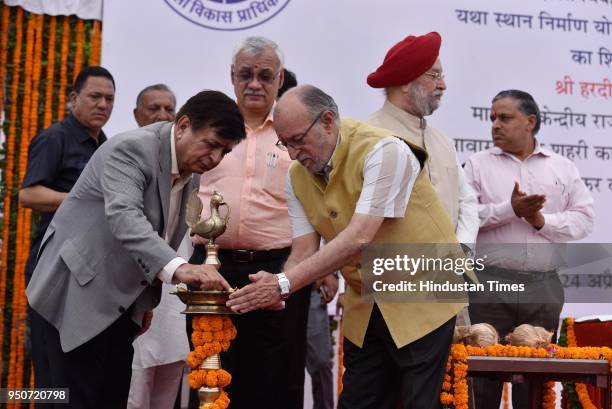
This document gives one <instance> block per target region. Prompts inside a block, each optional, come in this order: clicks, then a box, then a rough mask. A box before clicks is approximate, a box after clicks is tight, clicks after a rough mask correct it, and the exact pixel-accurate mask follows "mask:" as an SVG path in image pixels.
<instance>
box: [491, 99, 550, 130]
mask: <svg viewBox="0 0 612 409" xmlns="http://www.w3.org/2000/svg"><path fill="white" fill-rule="evenodd" d="M502 98H512V99H514V100H515V101H516V102H517V103H518V110H519V111H520V112H521V113H523V115H527V116H529V115H535V118H536V123H535V126H534V128H533V134H534V135H537V133H538V131H539V130H540V123H541V122H542V119H541V115H540V108H539V107H538V104H537V103H536V102H535V99H533V97H532V96H531V95H530V94H528V93H527V92H525V91H520V90H517V89H508V90H505V91H501V92H499V93H498V94H497V95H495V98H493V101H491V103H494V102H495V101H497V100H498V99H502Z"/></svg>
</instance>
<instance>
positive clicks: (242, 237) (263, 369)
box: [192, 37, 310, 409]
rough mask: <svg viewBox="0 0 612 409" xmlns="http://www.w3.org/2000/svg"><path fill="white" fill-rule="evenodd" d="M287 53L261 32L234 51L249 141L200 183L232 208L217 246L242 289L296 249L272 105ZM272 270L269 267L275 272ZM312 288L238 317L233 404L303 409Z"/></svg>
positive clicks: (224, 269) (226, 360)
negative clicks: (277, 307)
mask: <svg viewBox="0 0 612 409" xmlns="http://www.w3.org/2000/svg"><path fill="white" fill-rule="evenodd" d="M283 59H284V57H283V54H282V52H281V50H280V49H279V47H278V45H277V44H276V43H274V42H273V41H271V40H268V39H266V38H263V37H248V38H246V39H244V40H243V41H241V42H240V43H239V44H238V45H237V46H236V47H235V49H234V53H233V59H232V66H231V72H230V74H231V79H232V84H233V85H234V92H235V94H236V102H237V103H238V107H239V108H240V111H241V112H242V115H243V116H244V119H245V127H246V131H247V138H246V140H245V141H244V142H243V143H241V144H239V145H238V146H236V147H235V148H234V149H233V150H232V152H231V153H230V154H228V155H227V156H226V157H225V160H224V165H225V166H222V167H221V168H219V167H217V168H215V169H214V170H213V171H211V172H207V173H206V175H205V176H204V181H202V183H201V184H200V198H201V199H202V202H203V203H204V204H205V206H204V207H205V209H204V214H203V217H208V216H209V209H208V206H207V204H208V203H209V202H210V197H211V195H212V193H213V191H215V190H217V191H219V192H220V193H221V194H222V195H223V197H224V199H225V201H226V203H228V205H229V206H230V208H231V214H230V219H229V224H228V227H227V230H226V231H225V233H224V234H223V235H221V236H220V237H219V238H218V239H217V240H216V241H215V242H216V243H217V244H219V245H220V251H219V259H220V261H221V269H220V272H221V274H222V275H223V276H224V277H225V279H226V280H227V281H228V282H229V283H230V285H231V286H232V287H243V286H245V285H246V284H248V283H249V282H250V280H249V275H250V274H255V273H257V272H258V271H260V270H265V271H273V272H275V273H280V272H281V268H282V266H283V264H284V263H285V261H286V259H287V256H288V255H289V253H290V250H291V228H290V225H289V214H288V210H287V202H286V199H285V178H286V176H287V172H288V169H289V164H290V163H291V159H290V158H289V154H288V153H287V152H284V151H282V150H280V149H278V148H277V147H276V143H277V141H278V137H277V135H276V132H275V131H274V128H273V127H272V124H273V122H274V118H273V117H272V107H273V106H274V102H275V100H276V96H277V93H278V89H279V87H280V86H281V84H282V83H283V78H284V75H283V65H284V63H283ZM195 240H196V248H195V249H194V258H192V262H195V263H198V262H202V261H203V260H204V249H203V246H202V244H204V243H203V241H202V240H201V239H200V240H197V238H196V239H195ZM270 269H271V270H270ZM309 300H310V288H305V289H303V291H301V293H300V294H298V296H297V297H295V299H294V297H292V298H291V299H290V300H288V301H287V304H286V306H285V308H284V310H281V311H270V310H260V311H253V312H251V313H248V314H244V315H239V316H235V317H233V321H234V324H235V325H236V328H237V330H238V335H237V338H236V339H235V340H234V341H233V342H232V345H231V347H230V349H229V351H228V352H227V353H224V354H222V357H221V359H222V360H223V367H224V368H225V369H227V370H228V371H229V372H230V373H231V374H232V383H231V384H230V386H229V387H228V388H227V390H228V393H229V394H230V397H231V399H232V408H238V409H239V408H252V407H254V405H255V406H257V405H258V404H263V402H265V406H266V407H268V408H279V409H292V408H302V406H303V400H304V365H305V354H306V322H307V319H308V305H309Z"/></svg>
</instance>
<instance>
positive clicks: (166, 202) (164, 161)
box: [157, 123, 172, 237]
mask: <svg viewBox="0 0 612 409" xmlns="http://www.w3.org/2000/svg"><path fill="white" fill-rule="evenodd" d="M171 129H172V123H167V124H165V125H163V126H162V127H161V128H160V131H159V134H158V136H159V138H160V141H159V142H160V143H159V176H158V178H157V186H158V189H159V200H160V201H161V205H162V212H163V216H164V217H163V220H162V225H161V229H160V231H159V235H160V236H161V237H164V236H165V234H166V225H167V224H168V208H169V207H170V178H171V174H172V158H171V149H170V130H171Z"/></svg>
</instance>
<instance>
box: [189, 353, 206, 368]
mask: <svg viewBox="0 0 612 409" xmlns="http://www.w3.org/2000/svg"><path fill="white" fill-rule="evenodd" d="M202 361H203V360H202V359H200V358H198V356H197V355H196V353H195V352H194V351H191V352H190V353H189V354H187V364H188V365H189V366H190V367H191V368H197V367H198V366H200V364H201V363H202Z"/></svg>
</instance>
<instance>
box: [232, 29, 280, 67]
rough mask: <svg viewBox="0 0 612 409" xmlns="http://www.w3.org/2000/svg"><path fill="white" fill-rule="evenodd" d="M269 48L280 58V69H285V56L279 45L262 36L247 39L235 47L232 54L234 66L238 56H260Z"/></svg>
mask: <svg viewBox="0 0 612 409" xmlns="http://www.w3.org/2000/svg"><path fill="white" fill-rule="evenodd" d="M268 48H271V49H272V50H274V52H275V53H276V56H277V57H278V61H279V62H280V68H283V67H284V66H285V55H284V54H283V52H282V51H281V49H280V48H279V46H278V44H276V43H275V42H274V41H272V40H269V39H267V38H265V37H261V36H253V37H247V38H245V39H243V40H242V41H240V42H239V43H238V44H236V46H235V47H234V52H233V53H232V64H236V59H237V58H238V54H240V53H242V52H246V53H249V54H254V55H259V54H261V53H263V52H264V51H266V50H267V49H268Z"/></svg>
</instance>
